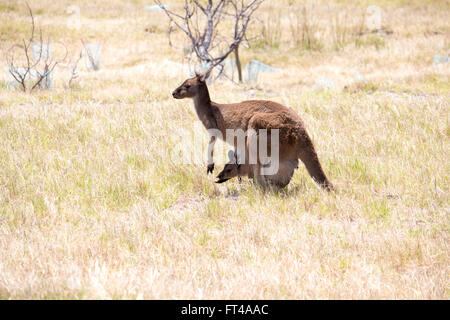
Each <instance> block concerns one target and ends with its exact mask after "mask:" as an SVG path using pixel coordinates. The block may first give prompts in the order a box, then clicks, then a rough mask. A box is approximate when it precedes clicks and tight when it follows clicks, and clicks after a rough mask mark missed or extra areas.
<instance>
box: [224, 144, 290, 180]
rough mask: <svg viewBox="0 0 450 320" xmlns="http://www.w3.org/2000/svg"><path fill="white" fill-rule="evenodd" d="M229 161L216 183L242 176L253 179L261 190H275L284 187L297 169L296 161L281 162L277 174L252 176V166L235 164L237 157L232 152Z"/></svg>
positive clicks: (229, 154)
mask: <svg viewBox="0 0 450 320" xmlns="http://www.w3.org/2000/svg"><path fill="white" fill-rule="evenodd" d="M228 157H229V159H230V161H229V162H228V163H227V164H226V165H225V166H224V167H223V170H222V171H221V172H220V173H219V174H218V175H217V179H218V180H217V181H216V183H223V182H225V181H228V180H230V179H232V178H235V177H238V178H239V180H241V177H242V176H247V177H248V178H251V179H253V181H254V182H256V183H257V184H259V185H260V186H261V187H262V188H263V189H265V188H266V187H267V186H269V187H273V188H276V189H281V188H284V187H286V186H287V185H288V184H289V182H290V181H291V179H292V175H293V174H294V170H295V169H297V168H298V160H281V161H280V163H279V168H278V172H277V173H276V174H273V175H266V176H261V175H254V168H253V166H255V165H251V164H248V163H243V164H239V163H238V162H237V155H236V153H234V152H233V151H230V152H229V153H228Z"/></svg>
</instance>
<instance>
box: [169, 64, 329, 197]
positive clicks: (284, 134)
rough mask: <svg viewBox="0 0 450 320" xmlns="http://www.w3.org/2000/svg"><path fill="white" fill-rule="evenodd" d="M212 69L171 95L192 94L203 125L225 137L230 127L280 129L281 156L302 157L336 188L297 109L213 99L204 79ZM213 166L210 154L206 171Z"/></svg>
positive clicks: (321, 181)
mask: <svg viewBox="0 0 450 320" xmlns="http://www.w3.org/2000/svg"><path fill="white" fill-rule="evenodd" d="M210 70H211V69H210ZM210 70H209V71H208V72H206V73H204V74H196V75H195V76H194V77H192V78H189V79H187V80H185V81H184V82H183V83H182V84H181V85H180V86H179V87H178V88H176V89H175V90H174V91H173V92H172V96H173V97H174V98H175V99H184V98H192V99H193V100H194V106H195V111H196V113H197V116H198V118H199V119H200V121H201V122H202V123H203V126H204V127H205V128H206V129H207V130H209V129H217V130H219V131H220V132H221V133H222V139H223V140H224V141H226V130H227V129H233V130H238V129H241V130H243V131H248V130H250V129H252V130H255V131H256V132H258V130H259V129H279V158H280V159H281V160H297V159H300V160H301V161H302V162H303V163H304V164H305V166H306V169H307V170H308V173H309V174H310V176H311V177H312V178H313V180H315V181H316V182H317V183H318V184H319V185H320V186H321V187H323V188H324V189H326V190H327V191H331V190H333V189H334V188H333V185H332V184H331V182H329V180H328V178H327V177H326V175H325V173H324V172H323V169H322V166H321V165H320V162H319V159H318V157H317V153H316V151H315V149H314V146H313V143H312V141H311V138H310V137H309V135H308V133H307V132H306V129H305V125H304V123H303V120H302V119H301V118H300V116H299V115H298V114H297V113H296V112H295V111H294V110H292V109H291V108H288V107H285V106H283V105H281V104H279V103H276V102H273V101H267V100H249V101H243V102H240V103H231V104H220V103H216V102H213V101H211V99H210V96H209V91H208V87H207V85H206V82H205V80H206V78H208V76H209V72H210ZM214 144H215V136H213V135H211V137H210V143H209V148H208V155H211V156H212V155H213V149H214ZM213 170H214V161H213V159H210V158H209V160H208V167H207V173H212V172H213Z"/></svg>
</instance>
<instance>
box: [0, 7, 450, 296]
mask: <svg viewBox="0 0 450 320" xmlns="http://www.w3.org/2000/svg"><path fill="white" fill-rule="evenodd" d="M287 2H288V1H285V2H282V1H278V2H276V3H275V2H272V1H271V2H270V4H269V3H266V4H265V5H264V7H263V8H262V9H261V10H260V12H259V13H258V14H259V15H260V17H261V19H264V15H265V14H266V13H267V12H268V10H275V11H276V10H279V12H280V16H281V18H280V19H281V23H280V28H281V30H280V31H281V40H280V41H279V43H278V44H272V45H273V46H272V47H270V46H267V44H264V43H262V42H261V41H256V42H255V43H254V46H253V47H252V48H250V49H245V48H243V49H242V53H241V55H242V57H243V59H244V62H246V61H248V60H250V59H258V60H262V61H264V62H266V63H268V64H271V65H273V66H275V67H277V68H280V69H281V70H282V71H281V72H280V73H276V74H267V75H265V76H263V77H262V78H261V80H260V81H259V83H258V84H257V85H253V86H250V85H236V84H233V83H231V82H229V81H228V82H226V81H217V82H216V83H214V84H213V85H212V86H211V87H210V92H211V95H212V98H213V100H215V101H218V102H236V101H240V100H245V99H248V98H250V97H257V98H263V99H271V100H274V101H277V102H280V103H283V104H285V105H288V106H290V107H292V108H293V109H295V110H296V111H297V112H298V113H299V114H300V115H301V116H302V117H303V118H304V120H305V123H306V125H307V127H308V130H309V132H310V134H311V136H312V137H313V140H314V143H315V145H316V149H317V151H318V153H319V157H320V159H321V161H322V164H323V167H324V170H325V172H326V173H327V175H328V176H329V178H330V180H331V181H332V182H333V183H334V184H335V185H336V186H337V188H338V191H337V192H336V193H330V194H328V193H324V192H323V191H321V190H320V189H318V188H317V186H316V185H315V184H314V183H313V182H312V180H311V179H310V177H309V176H308V175H307V173H306V170H305V169H304V167H303V166H300V168H299V169H298V170H297V171H296V173H295V174H294V178H293V180H292V182H291V183H290V185H289V186H288V188H287V189H286V190H284V191H282V192H278V193H275V192H266V193H263V192H262V191H260V190H256V189H255V188H254V187H253V186H252V185H251V183H249V182H247V181H245V182H243V183H242V184H239V183H238V182H237V181H235V182H232V183H227V184H225V185H220V186H218V185H215V184H214V179H213V177H211V176H207V175H206V162H205V164H204V165H187V166H178V165H176V164H174V163H172V162H171V161H170V156H169V152H170V150H171V149H172V148H173V147H174V146H175V144H176V140H175V139H174V138H173V133H174V132H176V131H177V130H178V129H179V128H183V129H185V130H188V131H190V132H191V131H192V130H193V128H194V122H195V121H196V115H195V112H194V109H193V106H192V103H191V102H190V101H187V100H183V101H175V100H173V99H172V98H171V96H170V92H171V90H172V89H174V88H175V87H176V86H177V85H178V84H179V83H180V82H181V81H183V80H184V79H185V78H186V76H187V75H186V72H184V71H183V68H181V67H180V63H181V62H182V53H181V50H178V49H172V48H170V47H169V46H168V44H167V37H166V34H165V30H166V29H165V26H166V20H165V18H164V16H163V15H162V14H161V13H151V12H147V11H144V10H142V8H143V6H144V4H148V2H147V1H119V0H115V1H110V2H108V4H107V5H106V4H104V2H101V1H73V3H74V4H75V5H77V6H79V7H80V8H81V29H80V30H76V29H71V28H69V27H67V23H66V21H67V18H68V15H67V13H66V12H65V10H66V7H65V6H64V5H63V4H61V3H60V2H57V3H55V1H47V0H36V1H32V2H31V3H30V4H31V6H32V7H33V9H34V10H35V12H37V13H38V14H37V21H38V23H40V24H41V25H44V26H45V31H46V32H48V33H50V34H51V35H52V36H53V38H54V39H55V40H61V41H63V42H64V43H66V44H67V46H68V47H69V48H70V49H71V50H72V52H73V55H75V53H76V51H75V50H76V48H80V43H79V39H80V37H84V38H85V40H86V41H91V42H93V41H98V42H102V43H103V55H102V64H101V70H100V71H98V72H87V71H86V70H85V67H84V61H82V63H81V64H80V65H81V67H80V70H79V73H80V78H79V79H78V80H77V81H75V84H74V88H73V89H71V90H67V89H64V87H63V83H64V81H65V80H67V76H68V69H63V68H59V69H57V73H56V76H55V88H54V89H53V90H52V91H42V92H36V93H34V94H32V95H29V94H24V93H21V92H19V91H11V90H6V89H5V88H4V85H3V86H2V88H0V298H2V299H17V298H26V299H29V298H39V299H41V298H46V299H55V298H64V299H86V298H95V299H96V298H119V299H122V298H132V299H134V298H146V299H155V298H156V299H158V298H164V299H165V298H169V299H171V298H177V299H178V298H184V299H189V298H194V299H197V298H203V299H210V298H219V299H221V298H223V299H229V298H233V299H258V298H265V299H304V298H308V299H310V298H313V299H314V298H324V299H330V298H331V299H334V298H337V299H353V298H362V299H372V298H383V299H384V298H395V299H406V298H413V299H416V298H417V299H448V298H449V295H450V291H449V290H450V288H449V213H450V212H449V169H450V168H449V161H448V159H449V137H450V129H449V123H448V108H449V98H450V97H449V96H450V86H449V66H448V65H440V66H439V65H438V66H432V61H433V55H434V54H441V55H446V54H448V52H449V49H450V46H449V35H450V28H449V25H448V21H449V20H450V19H449V18H450V17H449V12H450V11H449V3H448V2H446V1H429V2H426V3H424V2H423V1H413V2H409V4H408V2H407V1H383V2H382V3H381V4H380V6H381V7H382V8H383V10H384V13H385V16H384V17H385V19H384V20H383V25H384V26H385V27H386V28H387V29H389V30H392V31H393V33H392V34H387V35H380V34H374V35H365V36H363V37H356V38H352V39H350V40H349V41H348V43H345V44H344V45H343V46H342V47H340V48H336V47H334V45H333V43H332V40H331V39H326V38H320V39H321V40H320V41H322V47H321V48H320V50H309V49H308V48H303V47H302V46H301V45H298V44H293V43H292V41H291V40H292V39H291V36H290V34H289V32H290V31H289V19H288V17H287V15H285V9H283V8H282V4H283V3H284V4H286V3H287ZM102 3H103V4H102ZM169 3H171V4H172V5H175V6H176V1H169ZM371 3H372V2H370V1H360V2H359V3H358V4H357V5H355V4H354V2H351V5H352V6H354V7H356V9H355V10H356V11H354V12H364V9H365V8H366V7H367V6H368V5H369V4H371ZM271 6H272V8H270V7H271ZM317 8H318V9H317V12H319V13H320V14H319V13H318V14H317V18H316V20H317V21H316V22H315V23H316V24H317V25H319V26H320V25H322V26H324V29H323V30H326V24H327V21H329V20H330V19H331V17H332V16H334V15H335V14H336V12H337V13H339V12H342V10H349V8H350V2H349V1H347V2H345V1H338V3H332V4H326V3H325V2H323V3H320V4H318V5H317ZM340 10H341V11H340ZM358 10H359V11H358ZM352 19H353V20H352ZM352 19H350V21H351V23H353V24H354V25H357V21H359V20H358V19H361V17H360V16H358V15H354V16H353V18H352ZM349 23H350V22H349ZM27 27H28V17H27V12H26V10H25V7H24V6H21V5H20V4H17V3H16V1H6V0H1V1H0V31H1V35H0V39H1V41H0V50H1V51H2V53H4V52H5V50H6V49H7V48H8V47H9V46H10V45H11V44H12V43H13V42H14V41H16V39H20V38H21V37H23V36H25V35H26V32H27ZM146 28H147V29H150V30H152V31H154V32H153V33H149V32H146V31H145V29H146ZM256 31H257V30H255V29H254V30H253V32H256ZM323 32H325V31H323ZM174 39H177V40H176V41H178V42H177V43H178V44H179V45H180V46H181V43H182V39H183V38H182V35H181V33H178V34H175V38H174ZM259 40H260V39H259ZM4 67H5V63H4V61H3V60H2V61H1V62H0V68H1V69H0V70H1V71H3V68H4ZM355 71H358V72H360V73H361V74H363V75H364V76H365V77H366V79H367V83H366V84H364V85H361V84H355V83H354V80H353V74H354V72H355ZM319 77H328V78H330V79H331V80H333V81H335V82H336V83H337V84H338V89H337V90H332V91H325V92H320V91H313V90H311V88H312V86H313V84H314V82H315V80H316V79H317V78H319ZM3 83H4V82H3ZM344 87H345V88H344ZM205 135H206V133H205ZM201 147H202V148H204V146H201ZM199 149H200V146H199ZM218 167H220V164H219V163H218V164H217V166H216V168H218ZM216 173H217V169H216Z"/></svg>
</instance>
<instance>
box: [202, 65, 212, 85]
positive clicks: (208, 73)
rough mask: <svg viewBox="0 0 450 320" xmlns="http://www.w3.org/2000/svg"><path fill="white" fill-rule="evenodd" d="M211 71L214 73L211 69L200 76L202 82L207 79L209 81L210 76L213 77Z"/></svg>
mask: <svg viewBox="0 0 450 320" xmlns="http://www.w3.org/2000/svg"><path fill="white" fill-rule="evenodd" d="M211 71H212V68H209V69H208V70H206V71H205V73H203V75H201V76H200V81H201V82H205V81H206V79H208V78H209V76H210V75H211Z"/></svg>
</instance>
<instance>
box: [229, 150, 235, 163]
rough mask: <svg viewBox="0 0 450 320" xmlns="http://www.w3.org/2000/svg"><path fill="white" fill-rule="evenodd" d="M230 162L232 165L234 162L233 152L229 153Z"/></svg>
mask: <svg viewBox="0 0 450 320" xmlns="http://www.w3.org/2000/svg"><path fill="white" fill-rule="evenodd" d="M228 160H229V162H230V163H233V162H234V151H233V150H229V151H228Z"/></svg>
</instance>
